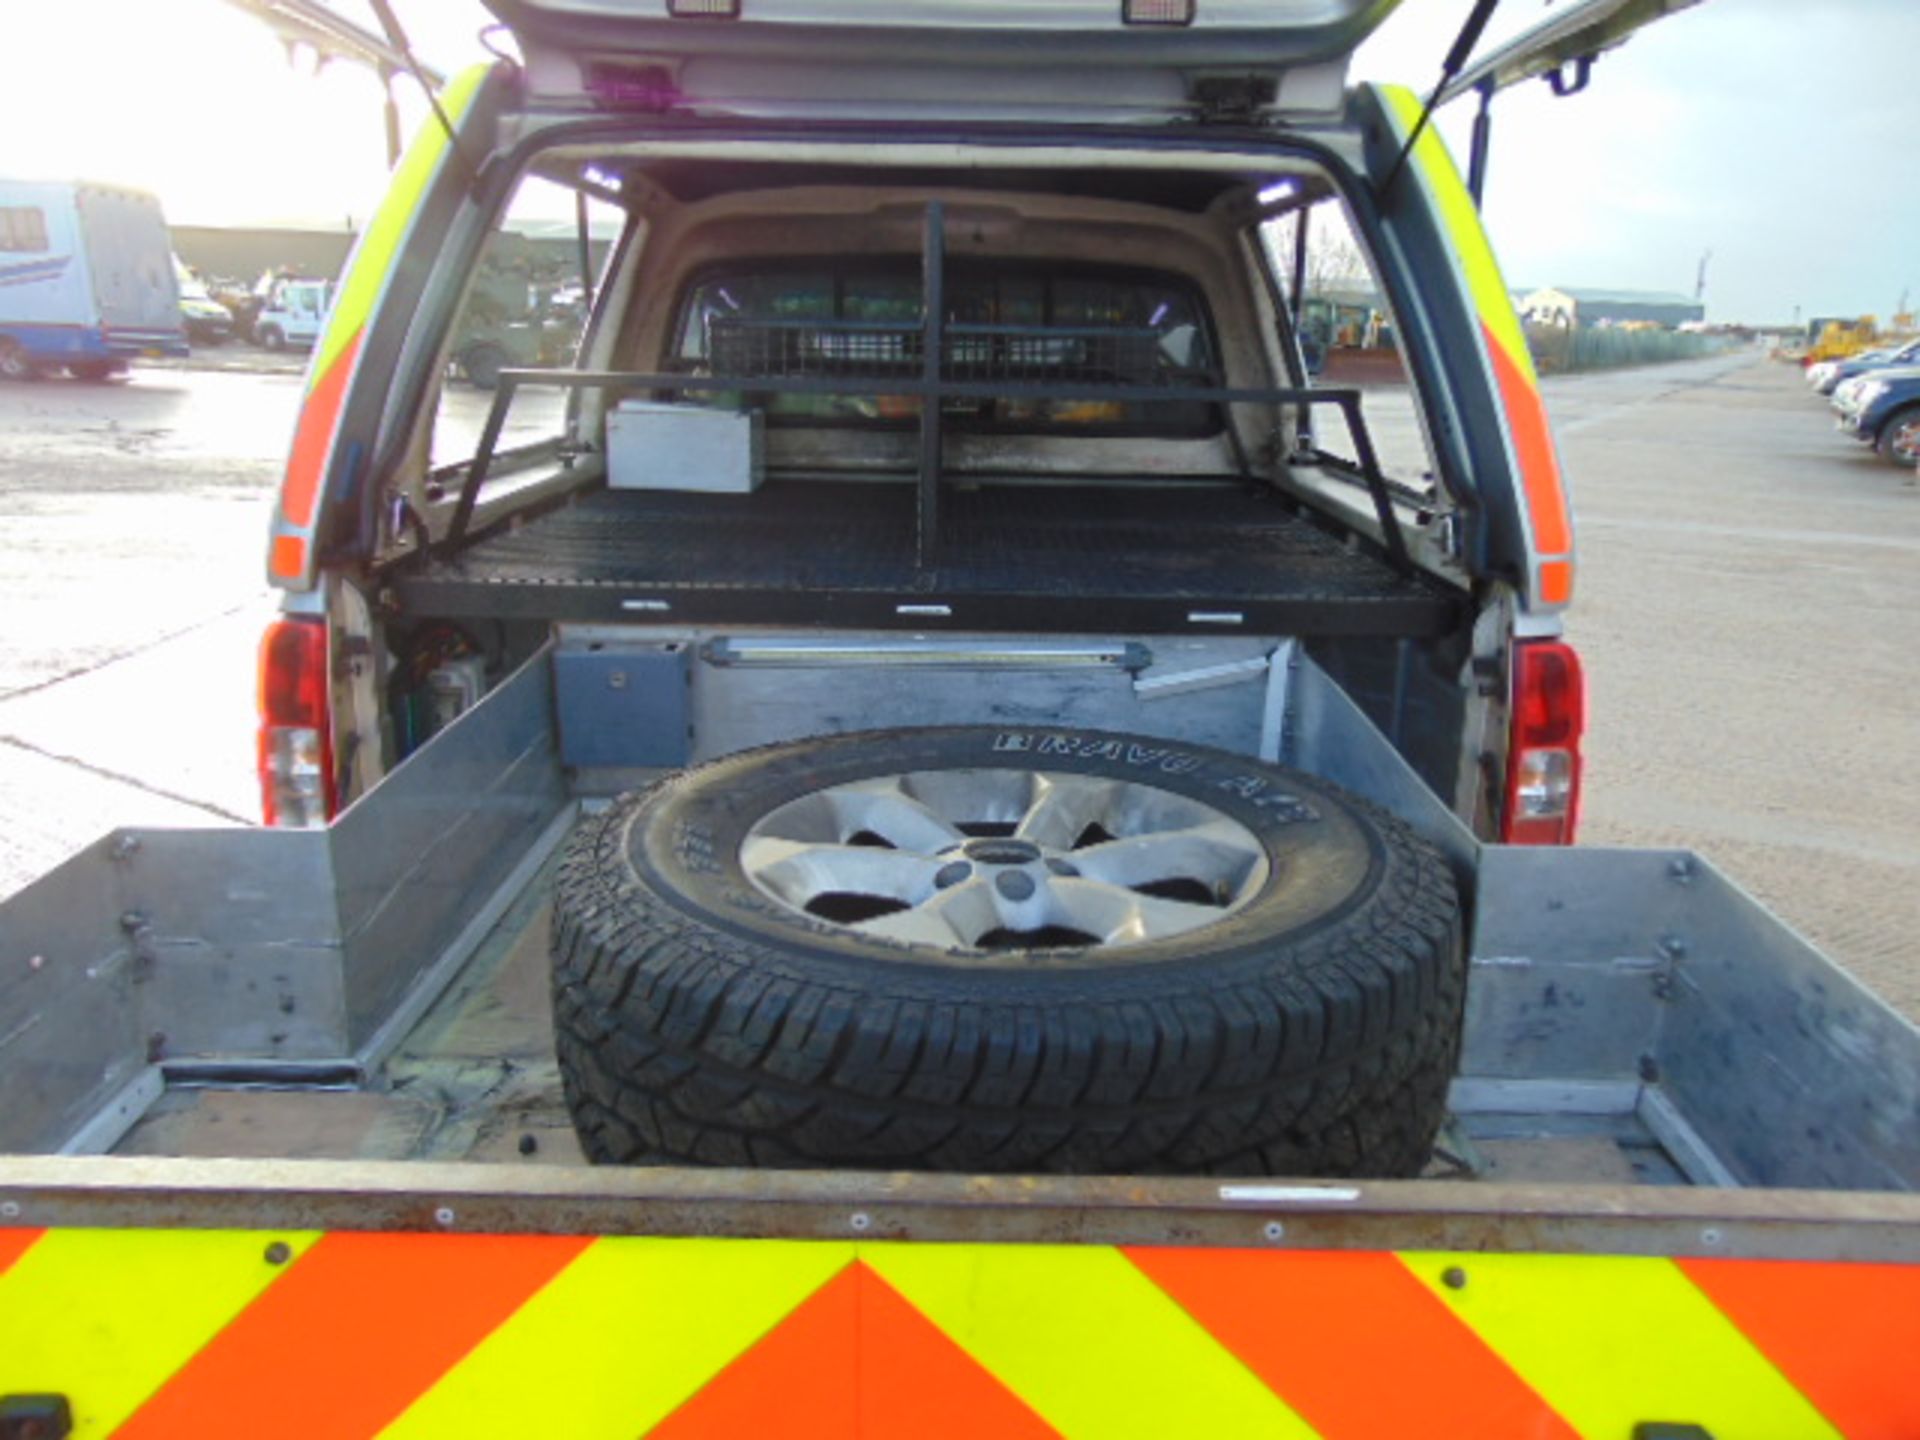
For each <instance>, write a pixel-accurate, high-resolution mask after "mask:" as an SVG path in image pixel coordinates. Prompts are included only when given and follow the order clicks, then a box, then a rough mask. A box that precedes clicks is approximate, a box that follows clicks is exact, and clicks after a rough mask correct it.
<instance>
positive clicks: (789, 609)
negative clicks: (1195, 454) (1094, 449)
mask: <svg viewBox="0 0 1920 1440" xmlns="http://www.w3.org/2000/svg"><path fill="white" fill-rule="evenodd" d="M914 500H915V497H914V490H913V487H911V486H908V485H899V484H883V483H860V482H814V481H785V482H781V481H775V482H771V483H769V484H767V485H766V486H764V487H763V488H762V489H760V490H759V491H758V492H756V493H754V494H752V495H703V494H688V493H675V492H662V491H633V490H623V491H613V490H599V491H594V492H591V493H589V494H586V495H584V496H582V497H580V498H579V499H577V500H575V501H574V502H572V503H570V504H567V505H565V506H563V507H561V508H559V509H556V510H554V511H551V512H549V513H547V514H544V515H541V516H538V517H536V518H534V519H532V520H529V521H527V522H525V523H523V524H520V525H518V526H515V527H512V528H508V529H505V530H502V531H500V532H499V533H496V534H493V535H490V536H487V537H484V538H482V539H480V540H478V541H477V542H475V543H474V544H472V545H471V546H470V547H469V548H468V549H467V550H466V551H465V552H464V553H462V554H461V555H460V556H458V557H456V558H453V559H449V560H440V561H436V562H434V563H432V564H430V565H428V566H426V567H425V568H423V569H419V570H415V571H410V572H408V573H406V574H404V575H402V576H400V577H396V582H395V583H396V586H397V588H398V589H399V591H400V594H401V598H402V599H403V600H404V601H405V602H406V604H407V606H408V608H409V609H411V610H413V611H414V612H415V613H418V614H432V615H447V616H477V615H487V616H507V617H514V616H518V617H526V618H539V619H546V620H573V621H587V620H636V619H652V620H656V621H681V622H686V623H691V624H768V623H778V624H783V625H785V624H801V625H827V624H831V625H843V626H859V627H867V626H871V627H878V628H886V627H890V626H907V627H911V628H914V629H926V628H930V627H944V628H949V629H1007V628H1016V629H1021V630H1038V631H1083V632H1084V631H1102V632H1107V631H1113V632H1118V631H1126V632H1129V633H1135V632H1137V633H1167V632H1176V631H1190V630H1194V629H1203V630H1243V631H1248V632H1253V633H1261V634H1287V635H1374V634H1378V635H1432V634H1438V633H1441V632H1443V631H1444V630H1446V629H1448V628H1449V627H1450V626H1451V625H1452V624H1453V623H1454V621H1455V619H1456V617H1457V613H1458V608H1459V605H1460V601H1461V597H1460V596H1459V595H1458V593H1457V592H1454V591H1452V590H1450V589H1448V588H1447V587H1446V586H1444V585H1442V584H1440V583H1439V582H1437V581H1433V580H1431V579H1429V578H1428V577H1426V576H1424V575H1402V574H1400V573H1398V572H1397V571H1395V570H1394V569H1393V567H1392V566H1391V565H1389V564H1388V563H1387V562H1386V561H1385V560H1383V559H1380V558H1378V557H1377V556H1375V555H1374V554H1371V553H1369V552H1367V551H1364V550H1360V549H1350V548H1348V547H1347V546H1346V545H1344V544H1343V543H1341V541H1340V540H1339V539H1337V538H1336V537H1334V536H1332V535H1330V534H1328V533H1327V532H1326V531H1324V530H1322V529H1320V528H1319V527H1318V526H1316V525H1314V524H1312V523H1311V522H1309V521H1307V520H1304V519H1301V518H1300V517H1298V516H1296V515H1294V514H1293V513H1291V512H1290V510H1289V509H1288V508H1287V507H1286V506H1285V505H1284V504H1282V503H1280V502H1279V501H1278V500H1277V499H1275V498H1272V497H1270V496H1268V495H1265V494H1263V493H1261V492H1259V491H1257V490H1255V489H1254V488H1252V487H1250V486H1232V485H1219V486H1214V485H1208V486H1194V485H1111V486H1099V487H1093V486H1081V485H1052V486H1042V485H1024V486H1013V485H983V486H980V487H978V488H958V487H950V488H948V489H946V490H944V491H943V492H942V494H941V516H940V547H939V552H938V557H937V563H936V564H935V565H934V566H932V567H929V568H928V569H926V570H919V569H917V567H916V565H915V562H914V523H915V508H914Z"/></svg>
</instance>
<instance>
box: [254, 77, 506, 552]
mask: <svg viewBox="0 0 1920 1440" xmlns="http://www.w3.org/2000/svg"><path fill="white" fill-rule="evenodd" d="M487 74H488V67H487V66H485V65H474V66H470V67H468V68H467V69H466V70H464V71H462V72H461V73H460V74H459V75H457V76H455V77H454V79H453V81H452V82H451V83H450V84H449V85H448V86H447V88H446V90H445V91H444V92H443V94H442V96H441V109H442V111H443V112H445V114H446V116H447V118H448V120H449V121H450V122H451V123H452V124H454V125H455V126H458V125H459V124H460V122H461V120H462V119H463V118H464V116H465V115H466V113H467V111H468V110H469V109H471V108H472V105H473V102H474V100H475V98H476V97H477V96H478V95H479V93H480V87H481V86H482V85H483V84H484V83H485V82H486V78H487ZM451 152H452V142H451V141H450V140H449V139H448V138H447V134H446V132H445V131H444V130H442V129H441V128H440V123H439V121H438V120H437V119H433V118H429V119H428V121H427V122H426V124H425V125H424V126H423V127H422V128H421V130H420V133H419V134H418V135H416V136H415V137H414V140H413V143H412V144H411V145H409V146H408V147H407V152H406V154H405V155H403V156H402V157H401V160H400V164H399V166H398V167H397V168H396V169H395V170H394V172H393V178H392V180H391V182H390V183H389V185H388V187H387V194H386V198H385V199H384V200H382V201H381V202H380V208H379V209H378V210H376V211H375V212H374V215H373V219H372V220H371V221H370V222H369V223H368V225H367V228H366V230H365V232H364V233H362V235H361V236H360V239H359V241H358V243H357V244H356V245H355V246H354V250H353V254H352V256H351V257H350V258H349V259H348V261H347V269H346V274H345V275H344V277H343V278H342V280H341V283H340V290H339V293H338V294H337V295H335V296H334V299H333V307H332V309H331V310H330V311H329V312H328V314H327V324H326V329H325V330H323V331H322V332H321V335H320V342H319V344H318V345H316V346H315V347H314V351H313V359H312V361H311V362H310V363H309V364H308V366H307V381H306V393H305V395H304V397H303V398H302V399H301V402H300V418H299V420H298V422H297V423H296V424H295V426H294V432H293V449H292V452H291V453H290V454H289V455H288V457H287V471H286V476H285V478H284V479H283V480H282V481H281V484H280V504H279V507H278V509H277V510H276V512H275V514H274V520H273V538H272V543H271V544H270V545H269V547H268V551H267V578H268V579H269V580H270V581H272V582H273V583H274V584H276V585H285V586H289V587H292V588H296V589H297V588H302V587H304V586H305V585H307V584H308V583H310V582H311V580H312V572H313V544H312V541H313V527H314V521H315V519H316V518H317V510H318V506H319V501H320V486H321V481H322V479H323V478H324V476H325V473H326V468H327V459H328V457H329V456H330V455H331V454H332V453H333V442H334V436H335V433H336V432H337V430H338V429H339V425H340V411H341V407H342V406H343V405H344V404H345V403H346V396H347V384H348V382H349V381H350V380H351V379H352V378H353V372H354V367H355V366H356V365H357V364H358V363H359V360H360V346H361V343H362V342H363V341H364V340H365V339H366V330H367V323H368V321H369V320H371V319H372V317H373V312H374V308H375V306H376V305H377V304H378V303H379V300H380V296H381V293H382V292H383V291H384V290H385V289H386V286H387V281H388V279H389V277H390V276H391V275H392V273H393V268H394V265H395V263H396V262H397V261H398V260H399V257H400V247H401V246H402V244H404V243H405V241H406V238H407V232H408V230H409V228H410V227H411V226H412V225H413V222H414V217H415V215H416V214H417V213H418V212H419V209H420V207H421V205H422V204H423V203H424V201H425V200H426V196H427V189H428V187H429V186H430V185H431V184H432V182H433V179H434V177H435V176H436V175H438V174H439V173H440V170H441V168H442V167H443V166H444V165H445V164H446V163H447V161H448V158H449V156H450V155H451Z"/></svg>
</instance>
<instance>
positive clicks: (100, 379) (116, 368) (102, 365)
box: [67, 360, 127, 385]
mask: <svg viewBox="0 0 1920 1440" xmlns="http://www.w3.org/2000/svg"><path fill="white" fill-rule="evenodd" d="M67 373H68V374H69V375H71V376H73V378H74V379H76V380H88V381H92V382H93V383H94V384H96V385H98V384H103V383H105V382H106V381H108V380H118V379H121V378H122V377H124V376H125V375H126V373H127V367H126V365H125V364H124V363H123V362H121V361H119V360H76V361H75V362H74V363H73V364H71V365H69V366H67Z"/></svg>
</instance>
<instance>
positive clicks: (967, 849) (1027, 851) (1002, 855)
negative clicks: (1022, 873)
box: [960, 839, 1040, 865]
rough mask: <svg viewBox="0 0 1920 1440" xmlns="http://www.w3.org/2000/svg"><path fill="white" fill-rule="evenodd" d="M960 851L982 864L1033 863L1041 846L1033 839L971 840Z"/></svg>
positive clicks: (1038, 856)
mask: <svg viewBox="0 0 1920 1440" xmlns="http://www.w3.org/2000/svg"><path fill="white" fill-rule="evenodd" d="M960 853H961V854H962V855H964V856H966V857H967V858H968V859H969V860H973V861H976V862H977V863H979V864H981V865H1031V864H1032V863H1033V862H1034V861H1036V860H1038V859H1039V858H1040V847H1039V846H1038V845H1035V844H1034V843H1033V842H1032V841H1031V840H999V839H992V840H969V841H967V842H966V844H964V845H962V846H961V847H960Z"/></svg>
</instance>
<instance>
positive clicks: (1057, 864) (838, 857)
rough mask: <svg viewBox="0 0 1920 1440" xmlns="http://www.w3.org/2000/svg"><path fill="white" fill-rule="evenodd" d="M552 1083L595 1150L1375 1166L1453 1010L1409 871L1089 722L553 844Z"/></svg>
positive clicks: (1455, 984) (1278, 778)
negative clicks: (557, 1074)
mask: <svg viewBox="0 0 1920 1440" xmlns="http://www.w3.org/2000/svg"><path fill="white" fill-rule="evenodd" d="M553 953H554V994H555V1016H556V1032H557V1040H558V1050H559V1060H560V1070H561V1075H562V1078H563V1081H564V1083H565V1088H566V1094H567V1101H568V1105H569V1107H570V1108H571V1110H572V1113H573V1118H574V1124H575V1127H576V1128H577V1129H578V1131H579V1133H580V1136H581V1140H582V1143H583V1145H584V1147H585V1149H586V1151H587V1153H588V1155H589V1156H590V1157H591V1158H592V1159H594V1160H595V1161H600V1162H628V1163H633V1162H642V1163H696V1164H719V1165H759V1166H775V1167H817V1166H858V1167H865V1168H872V1169H898V1168H914V1169H936V1170H961V1171H975V1172H980V1171H1066V1172H1075V1173H1134V1172H1193V1173H1232V1174H1296V1175H1310V1174H1325V1175H1404V1174H1411V1173H1415V1172H1417V1171H1418V1170H1419V1169H1420V1168H1421V1167H1422V1165H1423V1164H1424V1163H1425V1161H1426V1158H1427V1156H1428V1152H1429V1150H1430V1148H1431V1144H1432V1140H1433V1135H1434V1132H1435V1130H1436V1129H1437V1127H1438V1126H1439V1123H1440V1121H1441V1119H1442V1117H1443V1114H1444V1110H1445V1102H1446V1090H1447V1084H1448V1081H1449V1079H1450V1078H1451V1076H1452V1073H1453V1069H1454V1061H1455V1059H1456V1055H1457V1051H1458V1037H1459V1025H1460V1011H1461V1004H1462V998H1463V994H1464V988H1465V957H1464V952H1463V946H1462V943H1461V918H1460V904H1459V899H1458V896H1457V893H1456V891H1455V888H1454V884H1453V880H1452V877H1451V874H1450V872H1449V871H1448V868H1447V866H1446V863H1445V862H1444V861H1443V859H1442V858H1441V856H1440V855H1439V853H1438V852H1437V851H1436V850H1435V849H1434V848H1433V847H1431V846H1430V845H1428V844H1426V843H1425V842H1424V841H1422V840H1420V839H1419V838H1417V837H1416V836H1415V835H1414V834H1413V833H1412V832H1411V831H1410V830H1409V829H1408V828H1407V827H1406V826H1405V825H1403V824H1401V823H1400V822H1399V821H1398V820H1395V819H1393V818H1392V817H1390V816H1388V815H1386V814H1384V813H1383V812H1381V811H1379V810H1377V809H1375V808H1373V807H1372V806H1370V805H1367V804H1366V803H1364V802H1362V801H1360V800H1358V799H1356V798H1355V797H1353V796H1350V795H1347V794H1345V793H1343V792H1341V791H1339V790H1337V789H1336V788H1334V787H1333V786H1331V785H1328V784H1327V783H1325V782H1323V781H1319V780H1316V779H1312V778H1310V777H1308V776H1305V775H1301V774H1297V773H1294V772H1291V771H1287V770H1283V769H1280V768H1278V767H1275V766H1271V765H1264V764H1261V763H1259V762H1257V761H1253V760H1249V759H1246V758H1244V757H1241V756H1237V755H1230V754H1227V753H1224V752H1221V751H1215V750H1207V749H1201V748H1198V747H1192V746H1185V745H1180V744H1177V743H1172V742H1168V741H1164V740H1151V739H1144V738H1140V737H1135V736H1123V735H1111V734H1106V733H1101V732H1092V731H1072V730H1054V729H1036V730H1019V731H1001V730H993V729H942V730H919V731H913V730H903V731H887V732H874V733H868V734H855V735H846V736H840V737H836V738H830V739H821V740H810V741H804V742H799V743H795V744H789V745H780V746H774V747H771V748H768V749H765V750H758V751H753V752H749V753H746V754H742V755H737V756H734V757H731V758H729V759H726V760H722V761H719V762H716V763H714V764H711V765H708V766H705V767H702V768H700V769H697V770H692V771H688V772H686V773H683V774H681V775H678V776H676V777H673V778H670V779H668V780H665V781H663V782H661V783H660V784H658V785H655V786H654V787H652V788H651V789H648V790H645V791H642V792H640V793H638V794H635V795H630V796H627V797H625V798H623V799H622V800H620V801H618V802H616V803H615V805H614V806H613V807H612V808H611V809H610V810H609V811H608V812H606V813H605V814H602V815H600V816H597V817H594V818H591V819H589V820H587V821H585V822H584V823H583V824H582V825H581V826H580V827H579V829H578V830H577V831H576V832H575V834H574V836H573V837H572V839H571V840H570V842H569V845H568V848H567V852H566V855H565V858H564V860H563V863H562V866H561V870H560V876H559V882H558V885H557V888H556V896H555V918H554V939H553Z"/></svg>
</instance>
